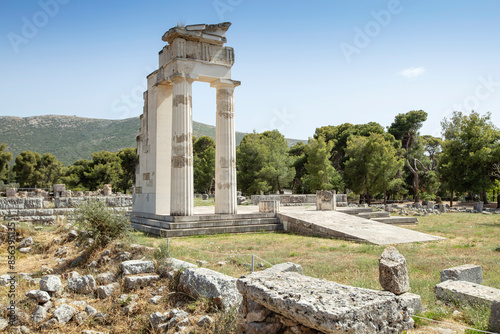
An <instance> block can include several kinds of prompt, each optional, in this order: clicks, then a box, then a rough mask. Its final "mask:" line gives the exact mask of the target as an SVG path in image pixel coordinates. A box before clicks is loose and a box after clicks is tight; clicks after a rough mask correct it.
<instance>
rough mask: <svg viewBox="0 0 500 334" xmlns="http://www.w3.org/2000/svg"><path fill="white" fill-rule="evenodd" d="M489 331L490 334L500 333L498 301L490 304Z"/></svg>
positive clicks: (499, 301)
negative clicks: (492, 333) (491, 333)
mask: <svg viewBox="0 0 500 334" xmlns="http://www.w3.org/2000/svg"><path fill="white" fill-rule="evenodd" d="M489 329H490V331H492V332H496V333H500V300H495V301H493V303H491V313H490V321H489Z"/></svg>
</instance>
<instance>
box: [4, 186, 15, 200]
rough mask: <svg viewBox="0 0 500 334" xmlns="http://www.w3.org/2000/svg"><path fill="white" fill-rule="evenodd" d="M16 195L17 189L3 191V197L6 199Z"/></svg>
mask: <svg viewBox="0 0 500 334" xmlns="http://www.w3.org/2000/svg"><path fill="white" fill-rule="evenodd" d="M16 194H17V189H16V188H7V189H5V196H7V198H9V197H16Z"/></svg>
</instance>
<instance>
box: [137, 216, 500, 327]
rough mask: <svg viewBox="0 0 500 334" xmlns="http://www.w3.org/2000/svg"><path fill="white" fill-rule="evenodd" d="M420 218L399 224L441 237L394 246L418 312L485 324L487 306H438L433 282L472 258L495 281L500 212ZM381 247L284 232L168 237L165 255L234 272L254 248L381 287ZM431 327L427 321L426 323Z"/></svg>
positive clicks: (141, 238) (499, 281)
mask: <svg viewBox="0 0 500 334" xmlns="http://www.w3.org/2000/svg"><path fill="white" fill-rule="evenodd" d="M419 220H420V223H419V224H418V225H414V226H404V227H405V228H410V229H413V230H416V231H420V232H425V233H430V234H434V235H438V236H443V237H445V238H447V239H446V240H444V241H440V242H432V243H413V244H403V245H396V247H397V249H398V250H399V251H400V253H401V254H403V255H404V256H405V257H406V260H407V263H408V270H409V274H410V284H411V287H412V288H411V292H413V293H416V294H419V295H421V297H422V301H423V304H424V308H425V311H424V313H423V314H422V316H424V317H427V318H431V319H439V320H445V321H449V322H451V323H454V324H461V325H464V326H468V327H474V328H477V329H482V330H486V329H487V320H488V316H489V315H488V314H487V313H488V312H487V311H484V310H480V311H477V310H476V309H473V308H464V307H460V306H454V305H445V304H443V303H441V302H440V301H437V300H436V299H435V297H434V293H433V287H434V285H435V284H437V283H439V281H440V271H441V270H442V269H444V268H449V267H454V266H458V265H462V264H466V263H473V264H478V265H481V266H482V268H483V277H484V282H483V284H485V285H488V286H491V287H495V288H500V216H499V215H481V214H466V213H448V214H442V215H440V216H424V217H419ZM133 237H134V238H135V240H136V242H139V243H146V244H148V245H150V246H157V245H159V244H160V243H165V242H166V241H165V240H162V239H157V238H151V237H147V236H145V235H144V234H142V233H134V235H133ZM188 247H189V248H188ZM192 248H195V249H199V250H203V251H196V250H194V249H192ZM384 248H385V247H384V246H376V245H369V244H359V243H354V242H349V241H342V240H333V239H322V238H314V237H304V236H298V235H291V234H283V233H281V234H267V233H262V234H239V235H217V236H204V237H186V238H174V239H171V240H170V254H171V255H172V256H173V257H176V258H179V259H182V260H185V261H190V262H196V260H204V261H208V262H209V263H210V264H209V265H208V267H209V268H211V269H214V270H217V271H220V272H223V273H225V274H228V275H231V276H233V277H239V276H240V275H243V274H248V273H249V271H250V269H249V267H248V264H249V263H250V261H251V257H250V256H248V255H243V254H255V255H256V256H258V257H260V258H262V259H264V260H266V261H267V262H270V263H272V264H276V263H281V262H287V261H290V262H295V263H298V264H301V265H302V267H303V269H304V274H306V275H310V276H313V277H318V278H324V279H327V280H331V281H335V282H338V283H342V284H349V285H354V286H358V287H364V288H370V289H381V287H380V285H379V283H378V257H379V256H380V254H381V253H382V251H383V250H384ZM219 261H226V264H225V265H223V266H220V265H218V264H217V262H219ZM259 262H260V263H263V264H264V265H265V266H269V265H268V264H267V263H265V262H264V261H262V260H259V259H257V260H256V263H259ZM245 264H246V265H245ZM457 309H458V310H460V311H461V312H463V317H461V318H457V319H453V318H452V314H453V311H454V310H457ZM417 324H418V325H419V326H421V327H420V331H419V332H421V330H430V329H429V328H430V327H428V326H424V327H422V326H423V325H422V322H421V321H417ZM423 324H426V323H425V322H424V323H423ZM435 326H436V325H435V324H431V327H435Z"/></svg>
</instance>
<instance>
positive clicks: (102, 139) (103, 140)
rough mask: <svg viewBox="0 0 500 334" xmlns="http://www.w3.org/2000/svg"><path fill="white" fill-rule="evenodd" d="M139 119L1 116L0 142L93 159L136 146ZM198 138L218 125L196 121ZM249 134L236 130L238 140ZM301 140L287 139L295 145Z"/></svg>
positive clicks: (17, 149)
mask: <svg viewBox="0 0 500 334" xmlns="http://www.w3.org/2000/svg"><path fill="white" fill-rule="evenodd" d="M139 128H140V118H139V117H138V116H137V117H131V118H126V119H117V120H110V119H99V118H87V117H81V116H67V115H42V116H27V117H19V116H0V144H1V143H6V144H7V151H9V152H11V153H12V154H13V156H14V159H15V158H16V157H17V155H19V153H21V152H22V151H26V150H29V151H33V152H38V153H40V154H44V153H52V154H54V155H55V156H56V158H57V159H58V160H59V161H61V162H63V163H64V164H65V165H70V164H73V163H74V162H75V161H77V160H78V159H90V158H91V153H93V152H99V151H111V152H117V151H119V150H121V149H123V148H127V147H136V136H137V135H138V134H139ZM193 135H194V136H195V137H201V136H209V137H211V138H212V139H214V140H215V126H212V125H208V124H204V123H200V122H196V121H193ZM245 135H246V133H244V132H238V131H237V132H236V142H237V144H239V143H240V141H241V139H243V137H244V136H245ZM299 141H302V142H305V141H303V140H298V139H288V138H287V142H288V144H289V145H293V144H295V143H297V142H299Z"/></svg>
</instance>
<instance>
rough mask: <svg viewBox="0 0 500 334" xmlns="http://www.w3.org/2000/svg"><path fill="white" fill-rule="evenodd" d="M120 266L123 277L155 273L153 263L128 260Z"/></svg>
mask: <svg viewBox="0 0 500 334" xmlns="http://www.w3.org/2000/svg"><path fill="white" fill-rule="evenodd" d="M120 266H121V269H122V272H123V274H124V275H136V274H146V273H152V272H154V271H155V264H154V262H153V261H141V260H130V261H124V262H122V263H121V265H120Z"/></svg>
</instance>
